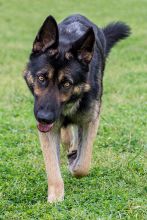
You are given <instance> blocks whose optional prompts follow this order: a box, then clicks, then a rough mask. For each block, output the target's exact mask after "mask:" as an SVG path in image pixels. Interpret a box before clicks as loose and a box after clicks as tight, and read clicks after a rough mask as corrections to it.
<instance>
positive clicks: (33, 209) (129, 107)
mask: <svg viewBox="0 0 147 220" xmlns="http://www.w3.org/2000/svg"><path fill="white" fill-rule="evenodd" d="M77 12H78V13H81V14H84V15H86V16H87V17H88V18H90V19H91V20H92V21H93V22H95V23H96V24H97V25H99V26H104V25H106V24H107V23H109V22H110V21H117V20H122V21H125V22H126V23H128V24H129V25H130V26H131V27H132V32H133V34H132V36H131V37H130V38H129V39H127V40H125V41H124V42H121V43H120V44H119V45H118V46H117V47H115V48H114V49H113V50H112V52H111V54H110V57H109V59H108V62H107V68H106V71H105V77H104V95H103V108H102V114H101V124H100V129H99V132H98V136H97V139H96V141H95V144H94V151H93V163H92V168H91V173H90V175H89V176H87V177H85V178H83V179H80V180H77V179H75V178H73V177H71V175H70V174H69V172H68V170H67V160H66V156H65V155H64V152H63V150H62V158H61V171H62V176H63V178H64V181H65V200H64V202H62V203H57V204H53V205H51V204H47V180H46V174H45V168H44V162H43V157H42V153H41V149H40V145H39V141H38V136H37V129H36V124H35V119H34V117H33V98H32V96H31V94H30V92H29V91H28V88H27V87H26V85H25V82H24V80H23V78H22V71H23V69H24V66H25V63H26V62H27V59H28V54H29V52H30V49H31V47H32V41H33V40H34V37H35V34H36V32H37V31H38V28H39V27H40V25H41V23H42V22H43V20H44V19H45V17H46V16H47V15H49V14H52V15H54V16H55V18H56V19H57V20H58V21H61V20H62V19H63V18H64V17H66V16H67V15H70V14H73V13H77ZM0 15H1V18H0V27H1V31H0V51H1V52H0V77H1V78H0V158H1V160H0V219H2V220H13V219H15V220H19V219H24V220H27V219H29V220H30V219H31V220H35V219H39V220H40V219H41V220H54V219H56V220H66V219H68V220H69V219H75V220H82V219H83V220H87V219H89V220H104V219H106V220H107V219H109V220H110V219H131V220H135V219H138V220H142V219H147V123H146V122H147V62H146V59H147V1H145V0H140V1H138V0H129V1H128V0H119V1H116V0H109V1H108V0H97V1H96V0H95V1H90V0H81V1H79V0H73V1H72V0H71V1H69V0H64V1H63V0H61V1H59V0H58V1H57V0H54V1H51V0H42V1H39V0H36V1H35V0H32V1H29V0H20V1H18V0H11V1H5V0H0Z"/></svg>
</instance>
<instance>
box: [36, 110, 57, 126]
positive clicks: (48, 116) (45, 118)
mask: <svg viewBox="0 0 147 220" xmlns="http://www.w3.org/2000/svg"><path fill="white" fill-rule="evenodd" d="M37 120H38V121H39V122H40V123H47V124H51V123H53V122H54V121H55V116H54V113H53V112H44V111H38V113H37Z"/></svg>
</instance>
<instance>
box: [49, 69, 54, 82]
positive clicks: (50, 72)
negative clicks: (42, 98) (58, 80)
mask: <svg viewBox="0 0 147 220" xmlns="http://www.w3.org/2000/svg"><path fill="white" fill-rule="evenodd" d="M53 73H54V71H53V69H52V68H50V70H49V72H48V78H49V79H50V80H51V79H52V78H53Z"/></svg>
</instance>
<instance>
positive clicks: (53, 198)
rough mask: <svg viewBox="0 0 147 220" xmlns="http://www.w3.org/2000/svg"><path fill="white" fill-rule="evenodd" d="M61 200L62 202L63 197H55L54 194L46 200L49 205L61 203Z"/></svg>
mask: <svg viewBox="0 0 147 220" xmlns="http://www.w3.org/2000/svg"><path fill="white" fill-rule="evenodd" d="M63 200H64V195H61V196H57V195H55V194H50V195H49V196H48V199H47V201H48V202H49V203H56V202H62V201H63Z"/></svg>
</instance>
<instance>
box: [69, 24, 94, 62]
mask: <svg viewBox="0 0 147 220" xmlns="http://www.w3.org/2000/svg"><path fill="white" fill-rule="evenodd" d="M94 43H95V35H94V31H93V28H92V27H90V28H88V30H87V31H86V33H85V34H84V35H83V36H82V37H81V38H80V39H78V40H77V41H76V42H75V43H74V44H73V45H72V48H71V51H70V52H71V53H73V54H74V55H75V56H77V58H78V59H79V60H80V61H81V62H83V63H86V64H89V63H90V61H91V59H92V56H93V51H94Z"/></svg>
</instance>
